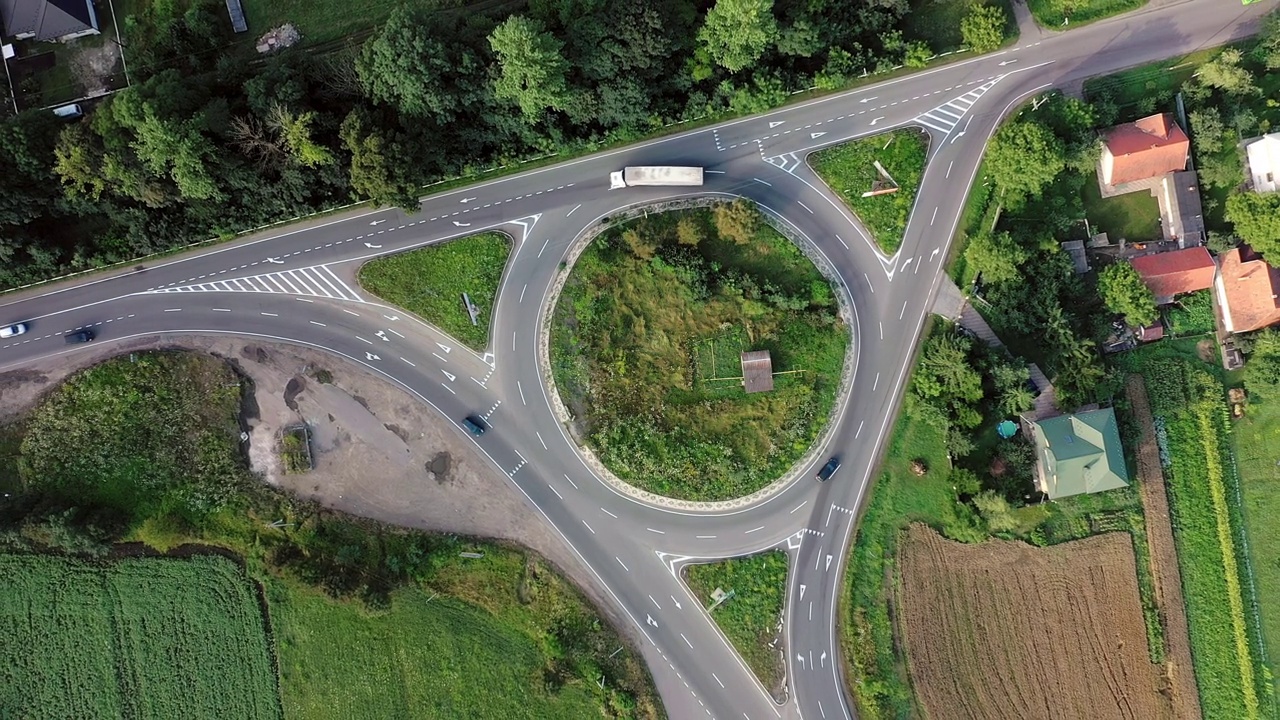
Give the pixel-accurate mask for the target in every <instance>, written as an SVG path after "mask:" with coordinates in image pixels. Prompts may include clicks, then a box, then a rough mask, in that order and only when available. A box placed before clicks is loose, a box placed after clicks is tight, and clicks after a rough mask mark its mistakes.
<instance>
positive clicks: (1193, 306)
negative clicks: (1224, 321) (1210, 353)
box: [1168, 290, 1214, 336]
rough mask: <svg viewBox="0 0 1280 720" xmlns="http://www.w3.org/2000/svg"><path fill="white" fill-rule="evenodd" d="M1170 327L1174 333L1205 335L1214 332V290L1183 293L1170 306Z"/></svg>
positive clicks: (1179, 334)
mask: <svg viewBox="0 0 1280 720" xmlns="http://www.w3.org/2000/svg"><path fill="white" fill-rule="evenodd" d="M1168 317H1169V327H1170V329H1171V330H1172V331H1173V334H1174V335H1178V336H1185V335H1203V334H1205V333H1211V332H1213V326H1214V320H1213V290H1201V291H1199V292H1194V293H1191V294H1190V295H1183V296H1181V297H1179V298H1178V301H1177V302H1176V303H1174V304H1173V305H1172V306H1170V308H1169V311H1168Z"/></svg>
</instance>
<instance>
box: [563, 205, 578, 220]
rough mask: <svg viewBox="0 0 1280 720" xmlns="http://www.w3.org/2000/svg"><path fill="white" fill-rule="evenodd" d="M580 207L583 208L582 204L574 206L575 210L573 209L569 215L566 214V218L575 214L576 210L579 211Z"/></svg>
mask: <svg viewBox="0 0 1280 720" xmlns="http://www.w3.org/2000/svg"><path fill="white" fill-rule="evenodd" d="M580 207H582V204H581V203H579V204H578V205H575V206H574V208H573V210H570V211H569V212H568V213H566V214H565V217H569V216H570V215H572V214H573V213H574V210H577V209H578V208H580Z"/></svg>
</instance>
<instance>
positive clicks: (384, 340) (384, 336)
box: [374, 330, 391, 342]
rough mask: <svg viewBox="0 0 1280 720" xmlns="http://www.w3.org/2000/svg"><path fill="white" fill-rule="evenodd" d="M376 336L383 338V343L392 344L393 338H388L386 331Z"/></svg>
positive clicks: (379, 332) (377, 333) (380, 331)
mask: <svg viewBox="0 0 1280 720" xmlns="http://www.w3.org/2000/svg"><path fill="white" fill-rule="evenodd" d="M374 335H377V336H378V337H380V338H382V341H383V342H391V338H389V337H387V333H386V331H385V330H379V331H378V332H376V333H374Z"/></svg>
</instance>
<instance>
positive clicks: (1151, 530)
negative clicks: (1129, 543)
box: [1125, 375, 1200, 718]
mask: <svg viewBox="0 0 1280 720" xmlns="http://www.w3.org/2000/svg"><path fill="white" fill-rule="evenodd" d="M1125 389H1126V391H1127V392H1128V395H1129V402H1130V403H1132V404H1133V414H1134V417H1136V418H1137V420H1138V428H1139V441H1138V448H1137V455H1138V489H1139V491H1140V495H1141V497H1142V510H1143V514H1144V515H1145V516H1146V518H1147V545H1148V546H1149V547H1150V548H1151V573H1152V575H1154V576H1155V592H1156V604H1157V606H1158V607H1159V608H1160V621H1161V624H1162V625H1163V626H1164V643H1165V650H1166V653H1165V655H1166V663H1165V665H1166V670H1165V672H1166V674H1167V675H1168V677H1169V682H1170V685H1171V686H1172V687H1173V701H1174V709H1175V711H1176V712H1177V716H1178V717H1179V718H1199V717H1200V696H1199V694H1198V692H1197V689H1196V678H1195V671H1194V670H1193V668H1192V665H1191V639H1190V638H1189V637H1188V635H1187V609H1186V605H1185V603H1184V601H1183V597H1182V576H1181V574H1180V573H1179V570H1178V554H1177V549H1176V547H1175V546H1174V544H1173V524H1172V523H1171V521H1170V519H1169V496H1168V495H1167V494H1166V491H1165V486H1164V471H1163V470H1161V468H1160V449H1159V447H1158V446H1157V445H1156V429H1155V424H1154V422H1153V420H1152V418H1151V405H1150V402H1149V400H1148V399H1147V388H1146V385H1144V384H1143V382H1142V376H1141V375H1130V376H1129V377H1128V378H1127V380H1126V383H1125Z"/></svg>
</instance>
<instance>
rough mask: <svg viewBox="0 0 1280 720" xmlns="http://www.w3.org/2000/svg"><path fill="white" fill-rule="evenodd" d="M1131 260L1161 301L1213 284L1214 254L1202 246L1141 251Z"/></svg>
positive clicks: (1143, 279)
mask: <svg viewBox="0 0 1280 720" xmlns="http://www.w3.org/2000/svg"><path fill="white" fill-rule="evenodd" d="M1129 264H1130V265H1132V266H1133V269H1134V270H1137V271H1138V274H1139V275H1141V276H1142V281H1143V282H1144V283H1146V284H1147V287H1149V288H1151V292H1152V293H1154V294H1155V296H1156V302H1157V303H1160V304H1164V303H1167V302H1169V301H1170V300H1172V299H1173V297H1174V296H1175V295H1181V294H1183V293H1189V292H1195V291H1197V290H1206V289H1208V288H1210V287H1212V286H1213V275H1214V271H1215V269H1216V266H1215V265H1214V263H1213V257H1212V256H1210V255H1209V251H1208V250H1206V249H1204V248H1203V247H1191V248H1186V249H1185V250H1173V251H1171V252H1162V253H1153V254H1151V255H1142V256H1140V257H1136V258H1132V259H1130V260H1129Z"/></svg>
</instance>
